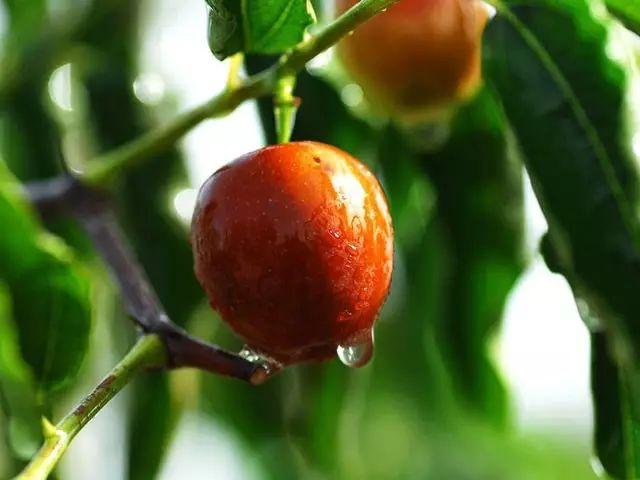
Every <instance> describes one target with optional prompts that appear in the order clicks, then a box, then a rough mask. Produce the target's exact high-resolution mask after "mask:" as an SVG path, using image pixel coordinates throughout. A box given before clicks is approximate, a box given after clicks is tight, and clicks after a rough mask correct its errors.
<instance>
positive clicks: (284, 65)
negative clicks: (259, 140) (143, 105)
mask: <svg viewBox="0 0 640 480" xmlns="http://www.w3.org/2000/svg"><path fill="white" fill-rule="evenodd" d="M398 1H399V0H361V1H360V2H359V3H357V4H356V5H354V6H353V7H352V8H351V9H349V10H348V11H346V12H345V13H344V14H343V15H341V16H340V17H338V18H337V19H336V20H335V21H333V22H332V23H330V24H329V25H327V26H326V27H324V28H323V29H322V30H320V31H319V32H318V33H317V34H316V35H313V36H311V37H310V38H309V39H307V40H305V41H303V42H301V43H300V44H298V46H296V47H295V48H294V49H293V50H292V51H291V52H289V53H287V54H285V55H283V56H282V57H281V58H280V60H279V61H278V62H277V63H276V64H275V65H274V66H273V67H271V68H269V69H267V70H265V71H264V72H261V73H259V74H257V75H254V76H252V77H249V78H248V79H246V80H245V81H244V82H241V83H240V84H239V85H237V86H235V87H234V86H232V87H231V88H228V89H227V90H225V91H224V92H222V93H221V94H219V95H218V96H216V97H214V98H213V99H211V100H210V101H208V102H207V103H205V104H203V105H200V106H198V107H196V108H194V109H193V110H191V111H189V112H187V113H185V114H183V115H181V116H179V117H178V118H177V119H175V120H174V121H173V122H172V123H170V124H169V125H166V126H164V127H161V128H159V129H157V130H153V131H151V132H149V133H147V134H145V135H143V136H141V137H140V138H137V139H135V140H132V141H131V142H129V143H126V144H125V145H123V146H121V147H118V148H116V149H115V150H113V151H111V152H108V153H106V154H103V155H100V156H98V157H97V158H95V159H94V160H93V161H91V162H90V163H89V164H88V166H87V168H86V170H85V172H84V173H83V174H82V175H81V179H82V180H83V182H85V183H87V184H90V185H93V186H104V185H105V184H107V183H109V182H110V181H112V180H113V179H115V178H117V177H118V175H119V174H120V173H121V172H122V171H123V170H126V169H128V168H130V167H132V166H134V165H136V164H139V163H140V162H142V161H144V160H146V159H148V158H150V157H152V156H154V155H156V154H158V153H159V152H162V151H163V150H165V149H166V148H168V147H171V146H172V145H174V144H175V143H176V142H177V141H178V140H179V139H180V138H181V137H182V136H183V135H185V134H186V133H187V132H189V131H190V130H191V129H192V128H194V127H195V126H197V125H198V124H199V123H200V122H202V121H204V120H206V119H208V118H212V117H218V116H222V115H226V114H228V113H230V112H232V111H233V110H235V109H236V108H237V107H238V106H239V105H240V104H241V103H242V102H244V101H245V100H249V99H251V98H257V97H261V96H264V95H268V94H270V93H272V92H273V91H274V90H275V88H276V86H277V83H278V80H279V79H280V78H283V77H286V76H287V75H292V74H294V73H296V72H298V71H299V70H301V69H302V68H304V66H305V65H306V63H307V62H308V61H309V60H311V59H313V58H314V57H315V56H316V55H318V54H319V53H322V52H323V51H325V50H327V49H328V48H329V47H331V46H332V45H333V44H335V43H336V42H337V41H338V40H340V39H341V38H342V37H343V36H345V35H347V34H348V33H349V32H351V31H353V30H354V29H355V28H356V27H357V26H358V25H360V24H361V23H363V22H365V21H367V20H368V19H370V18H371V17H373V16H374V15H375V14H376V13H378V12H380V11H382V10H384V9H386V8H388V7H389V6H391V5H393V4H394V3H396V2H398Z"/></svg>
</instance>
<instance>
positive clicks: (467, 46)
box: [336, 0, 487, 122]
mask: <svg viewBox="0 0 640 480" xmlns="http://www.w3.org/2000/svg"><path fill="white" fill-rule="evenodd" d="M356 3H357V0H336V5H337V10H338V12H339V13H342V12H344V11H345V10H347V9H348V8H350V7H352V6H353V5H355V4H356ZM486 20H487V8H486V6H485V5H484V4H483V3H482V2H481V1H480V0H400V2H399V3H396V4H395V5H393V6H392V7H390V8H389V9H388V10H387V11H384V12H381V13H379V14H378V15H376V16H375V17H373V18H372V19H371V20H369V21H368V22H366V23H364V24H363V25H360V26H359V27H358V28H357V29H356V30H355V31H354V32H353V34H352V35H349V36H347V37H345V38H344V39H343V40H342V41H341V42H340V44H339V53H340V56H341V58H342V61H343V63H344V65H345V67H346V68H347V70H348V71H349V73H350V74H351V75H352V76H353V78H354V79H355V81H356V82H358V83H359V84H360V85H361V86H362V88H363V90H364V93H365V95H366V97H367V98H368V100H369V102H370V103H371V105H372V107H373V108H377V109H380V110H383V111H385V112H387V113H389V114H390V115H392V116H395V117H397V118H399V119H400V120H404V121H406V122H416V121H422V120H430V119H432V118H434V117H440V116H441V115H443V114H444V113H447V112H449V111H450V110H451V107H452V106H453V105H455V104H456V103H457V102H459V101H461V100H464V99H466V98H468V97H469V96H470V95H472V94H473V93H474V92H475V90H476V89H477V87H478V85H479V83H480V53H481V52H480V50H481V36H482V31H483V29H484V25H485V23H486Z"/></svg>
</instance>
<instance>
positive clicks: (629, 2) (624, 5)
mask: <svg viewBox="0 0 640 480" xmlns="http://www.w3.org/2000/svg"><path fill="white" fill-rule="evenodd" d="M605 3H606V4H607V8H608V9H609V11H610V12H611V14H613V16H615V17H616V18H617V19H618V20H620V21H621V22H622V23H623V24H625V25H626V26H627V27H628V28H629V29H631V30H633V31H634V32H636V33H638V34H640V1H639V0H605Z"/></svg>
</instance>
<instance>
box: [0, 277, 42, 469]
mask: <svg viewBox="0 0 640 480" xmlns="http://www.w3.org/2000/svg"><path fill="white" fill-rule="evenodd" d="M34 387H35V385H34V381H33V376H32V374H31V371H30V369H29V366H28V365H27V364H26V363H25V361H24V359H23V358H22V356H21V355H20V346H19V344H18V332H17V328H16V325H15V323H14V319H13V314H12V311H11V297H10V295H9V290H8V288H7V287H6V286H5V285H2V284H0V398H1V399H2V402H0V405H1V406H2V409H3V410H4V411H5V413H6V416H7V418H8V421H9V426H8V430H7V435H8V441H9V445H10V446H11V449H12V451H13V453H14V455H15V456H16V457H17V458H20V459H23V460H26V459H28V458H29V457H31V455H32V454H33V453H34V452H35V451H36V449H37V448H38V447H39V446H40V443H41V440H42V434H41V429H40V409H39V407H38V402H37V400H36V391H35V388H34Z"/></svg>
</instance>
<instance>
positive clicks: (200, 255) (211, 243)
mask: <svg viewBox="0 0 640 480" xmlns="http://www.w3.org/2000/svg"><path fill="white" fill-rule="evenodd" d="M191 240H192V245H193V249H194V258H195V272H196V275H197V277H198V279H199V280H200V283H201V284H202V286H203V287H204V289H205V291H206V293H207V295H208V297H209V300H210V303H211V305H212V307H213V308H214V309H216V310H218V312H219V313H220V314H221V316H222V318H223V319H224V320H225V322H226V323H227V324H229V325H230V326H231V328H232V329H233V330H234V331H235V332H236V333H237V334H238V335H240V336H241V337H242V338H243V339H244V340H245V342H246V343H247V345H248V346H249V347H250V348H252V349H253V350H255V351H257V352H259V353H262V354H265V355H267V356H269V357H271V358H273V359H275V360H277V361H279V362H282V363H284V364H290V363H299V362H305V361H316V360H323V359H328V358H332V357H334V356H335V352H336V346H337V345H338V344H345V343H350V342H358V341H359V339H361V338H368V337H369V335H370V333H371V329H372V326H373V322H374V320H375V318H376V316H377V314H378V311H379V310H380V307H381V306H382V304H383V303H384V301H385V299H386V296H387V293H388V290H389V284H390V281H391V273H392V268H393V229H392V225H391V218H390V216H389V211H388V208H387V203H386V200H385V196H384V193H383V191H382V189H381V187H380V184H379V183H378V181H377V180H376V178H375V177H374V176H373V174H372V173H371V172H370V171H369V170H368V169H367V168H366V167H365V166H364V165H362V164H361V163H360V162H359V161H358V160H356V159H355V158H353V157H351V156H350V155H348V154H347V153H345V152H343V151H341V150H339V149H337V148H334V147H331V146H328V145H324V144H321V143H315V142H294V143H287V144H281V145H275V146H270V147H266V148H263V149H261V150H257V151H255V152H252V153H248V154H246V155H244V156H242V157H240V158H238V159H237V160H235V161H233V162H232V163H230V164H229V165H227V166H225V167H223V168H221V169H220V170H218V171H217V172H216V173H214V174H213V175H212V176H211V177H210V178H209V179H208V180H207V181H206V182H205V184H204V185H203V186H202V188H201V190H200V193H199V195H198V201H197V206H196V210H195V213H194V216H193V222H192V230H191Z"/></svg>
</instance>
